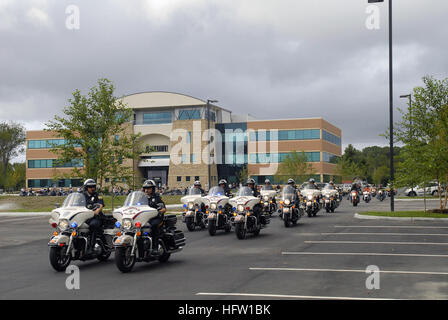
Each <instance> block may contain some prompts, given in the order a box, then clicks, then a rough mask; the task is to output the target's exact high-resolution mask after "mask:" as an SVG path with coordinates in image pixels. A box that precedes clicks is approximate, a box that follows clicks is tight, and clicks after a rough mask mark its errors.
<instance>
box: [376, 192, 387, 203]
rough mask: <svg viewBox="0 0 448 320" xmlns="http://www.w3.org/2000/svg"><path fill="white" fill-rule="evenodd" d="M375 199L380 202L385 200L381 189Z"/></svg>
mask: <svg viewBox="0 0 448 320" xmlns="http://www.w3.org/2000/svg"><path fill="white" fill-rule="evenodd" d="M377 198H378V200H380V201H381V202H382V201H384V199H386V194H385V193H384V190H383V189H380V190H378V192H377Z"/></svg>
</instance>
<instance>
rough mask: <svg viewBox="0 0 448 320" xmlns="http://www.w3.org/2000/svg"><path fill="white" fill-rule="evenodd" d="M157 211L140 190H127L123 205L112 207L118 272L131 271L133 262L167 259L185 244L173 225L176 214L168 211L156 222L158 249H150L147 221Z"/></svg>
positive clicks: (149, 230) (155, 215)
mask: <svg viewBox="0 0 448 320" xmlns="http://www.w3.org/2000/svg"><path fill="white" fill-rule="evenodd" d="M157 215H158V210H157V209H154V208H152V207H150V206H149V205H148V197H147V195H146V194H145V193H144V192H141V191H134V192H132V193H130V194H129V195H128V196H127V198H126V201H125V202H124V205H123V207H121V208H118V209H117V210H115V211H114V213H113V216H114V217H115V219H117V222H116V224H115V226H116V227H117V228H118V229H119V231H118V232H117V234H116V235H117V237H116V238H115V240H114V247H115V264H116V266H117V268H118V269H119V270H120V271H121V272H130V271H131V270H132V268H133V267H134V264H135V263H136V262H142V261H144V262H150V261H155V260H158V261H159V262H166V261H168V259H169V258H170V256H171V254H172V253H175V252H178V251H181V250H182V249H183V247H184V246H185V236H184V234H183V232H182V231H180V230H177V229H176V222H177V217H176V216H175V215H167V216H164V218H163V221H162V223H161V225H160V226H159V228H160V232H159V235H160V236H159V239H158V242H159V243H158V246H157V250H153V246H152V242H153V238H152V235H151V226H150V224H149V223H148V222H149V220H150V219H152V218H155V217H157Z"/></svg>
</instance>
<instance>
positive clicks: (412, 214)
mask: <svg viewBox="0 0 448 320" xmlns="http://www.w3.org/2000/svg"><path fill="white" fill-rule="evenodd" d="M358 214H360V215H365V216H380V217H397V218H448V214H443V213H425V212H424V211H395V212H390V211H389V212H388V211H378V212H377V211H367V212H358Z"/></svg>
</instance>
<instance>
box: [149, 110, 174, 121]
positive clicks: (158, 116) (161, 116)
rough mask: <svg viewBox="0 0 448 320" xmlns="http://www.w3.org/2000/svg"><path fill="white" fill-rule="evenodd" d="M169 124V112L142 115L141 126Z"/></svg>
mask: <svg viewBox="0 0 448 320" xmlns="http://www.w3.org/2000/svg"><path fill="white" fill-rule="evenodd" d="M163 123H171V112H169V111H165V112H151V113H144V114H143V124H163Z"/></svg>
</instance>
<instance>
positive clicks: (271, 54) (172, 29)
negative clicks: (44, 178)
mask: <svg viewBox="0 0 448 320" xmlns="http://www.w3.org/2000/svg"><path fill="white" fill-rule="evenodd" d="M73 2H74V1H45V0H29V1H11V0H8V1H6V0H3V1H0V41H1V43H2V46H1V49H0V120H15V121H21V122H23V123H25V124H26V126H27V127H28V128H30V129H36V128H39V127H43V123H44V122H46V121H48V120H49V119H51V118H52V117H53V116H54V115H55V114H59V113H61V110H62V108H63V106H65V105H66V103H67V99H68V98H70V95H71V92H72V91H73V90H74V89H80V90H82V91H84V92H87V90H88V89H89V88H90V87H91V86H93V85H94V84H95V83H96V80H97V79H98V78H100V77H107V78H109V79H111V80H112V81H113V82H114V83H115V85H116V87H117V95H123V94H129V93H133V92H140V91H152V90H166V91H176V92H182V93H187V94H190V95H193V96H197V97H199V98H203V99H206V98H216V99H218V100H219V101H220V103H219V104H220V105H222V106H223V107H226V108H229V109H231V110H233V111H234V112H236V113H242V112H247V113H251V114H252V115H254V116H256V117H258V118H260V119H263V118H266V119H267V118H276V119H278V118H289V117H316V116H322V117H324V118H325V119H326V120H328V121H330V122H332V123H334V124H335V125H337V126H339V127H340V128H341V129H342V131H343V143H344V145H346V144H348V143H354V144H355V145H359V146H364V145H366V144H370V143H372V144H386V141H385V140H384V138H381V137H379V134H380V133H382V132H384V131H385V130H386V128H387V124H388V82H387V81H388V73H387V70H388V69H387V58H388V56H387V54H388V52H387V24H386V22H387V21H386V13H387V12H386V6H385V5H384V4H382V5H380V7H381V29H380V30H378V31H369V30H367V29H366V28H365V25H364V23H365V20H366V18H367V14H366V13H365V9H366V7H367V0H366V1H363V0H362V1H359V0H340V1H334V0H319V1H316V0H303V1H296V0H279V1H270V0H238V1H237V0H232V1H219V0H189V1H186V0H185V1H183V0H171V1H168V0H163V1H162V0H148V1H143V0H141V1H132V2H129V1H118V0H116V1H110V0H108V1H106V0H101V1H100V0H98V1H88V0H83V1H76V2H75V3H76V4H77V5H78V6H79V8H80V10H81V28H80V30H78V31H70V30H67V29H66V28H65V19H66V17H67V15H66V14H65V8H66V6H67V5H69V4H72V3H73ZM394 9H395V10H394V19H395V20H394V21H395V23H394V24H395V25H394V27H395V31H394V41H395V42H394V45H395V47H394V50H395V54H394V62H395V105H396V107H405V101H403V100H400V99H399V98H398V97H399V95H400V94H405V93H408V92H409V91H410V90H411V89H412V88H413V87H414V86H417V85H420V83H421V81H420V80H421V77H422V76H424V75H427V74H433V75H435V76H437V77H440V78H442V77H447V76H448V75H447V73H448V60H447V59H446V52H447V49H448V48H447V47H448V44H447V42H446V41H445V39H446V34H447V31H448V30H447V29H448V23H447V22H446V19H445V15H446V12H448V3H446V2H445V1H441V0H426V1H417V0H406V1H405V0H401V1H395V2H394ZM395 117H396V118H398V117H399V114H398V112H396V113H395Z"/></svg>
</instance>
